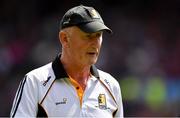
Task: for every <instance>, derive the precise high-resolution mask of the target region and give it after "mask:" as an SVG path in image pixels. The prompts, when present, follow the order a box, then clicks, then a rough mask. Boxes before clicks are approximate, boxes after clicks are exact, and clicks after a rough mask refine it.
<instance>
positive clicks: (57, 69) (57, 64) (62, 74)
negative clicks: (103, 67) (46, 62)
mask: <svg viewBox="0 0 180 118" xmlns="http://www.w3.org/2000/svg"><path fill="white" fill-rule="evenodd" d="M52 68H53V71H54V74H55V76H56V79H61V78H67V77H68V74H67V73H66V71H65V69H64V67H63V64H62V63H61V61H60V55H58V56H57V57H56V58H55V60H54V61H53V62H52ZM90 72H91V74H92V75H93V76H95V77H96V78H99V73H98V70H97V68H96V66H95V65H92V66H91V68H90Z"/></svg>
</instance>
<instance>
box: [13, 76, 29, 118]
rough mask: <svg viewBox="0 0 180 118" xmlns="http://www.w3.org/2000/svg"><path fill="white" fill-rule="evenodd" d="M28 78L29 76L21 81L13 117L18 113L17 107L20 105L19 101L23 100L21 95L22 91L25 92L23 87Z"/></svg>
mask: <svg viewBox="0 0 180 118" xmlns="http://www.w3.org/2000/svg"><path fill="white" fill-rule="evenodd" d="M26 79H27V76H25V77H24V79H23V81H21V83H20V86H19V89H18V92H17V96H16V99H15V104H14V108H13V112H12V117H14V115H15V114H16V111H17V108H18V106H19V103H20V101H21V97H22V93H23V88H24V84H25V83H26Z"/></svg>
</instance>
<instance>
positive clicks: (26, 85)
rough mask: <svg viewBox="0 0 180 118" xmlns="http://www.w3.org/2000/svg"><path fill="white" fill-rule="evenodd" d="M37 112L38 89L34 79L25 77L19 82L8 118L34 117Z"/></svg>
mask: <svg viewBox="0 0 180 118" xmlns="http://www.w3.org/2000/svg"><path fill="white" fill-rule="evenodd" d="M37 111H38V88H37V82H35V79H34V78H29V77H28V76H27V75H26V76H25V77H24V79H23V80H22V81H21V82H20V84H19V88H18V90H17V92H16V96H15V98H14V102H13V106H12V109H11V113H10V117H36V114H37Z"/></svg>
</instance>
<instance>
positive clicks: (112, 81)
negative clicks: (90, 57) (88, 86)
mask: <svg viewBox="0 0 180 118" xmlns="http://www.w3.org/2000/svg"><path fill="white" fill-rule="evenodd" d="M98 73H99V76H100V79H103V81H106V82H107V83H110V85H111V87H118V88H119V82H118V81H117V79H115V78H114V77H113V76H112V75H111V74H109V73H107V72H104V71H102V70H99V69H98Z"/></svg>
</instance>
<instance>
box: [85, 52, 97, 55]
mask: <svg viewBox="0 0 180 118" xmlns="http://www.w3.org/2000/svg"><path fill="white" fill-rule="evenodd" d="M87 54H89V55H97V54H98V52H97V51H89V52H87Z"/></svg>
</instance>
